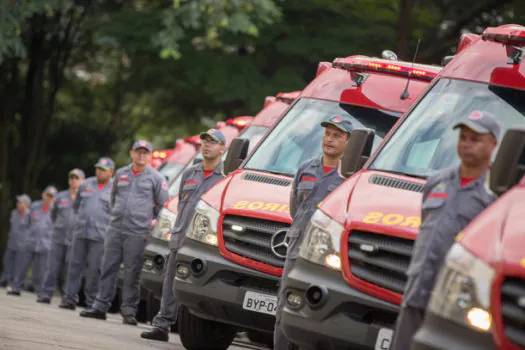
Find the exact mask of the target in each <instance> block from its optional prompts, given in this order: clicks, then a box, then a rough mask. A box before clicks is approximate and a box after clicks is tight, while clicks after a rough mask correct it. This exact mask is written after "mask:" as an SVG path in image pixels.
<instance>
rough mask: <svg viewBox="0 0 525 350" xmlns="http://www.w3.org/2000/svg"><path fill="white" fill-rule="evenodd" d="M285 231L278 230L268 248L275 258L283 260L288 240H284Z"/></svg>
mask: <svg viewBox="0 0 525 350" xmlns="http://www.w3.org/2000/svg"><path fill="white" fill-rule="evenodd" d="M287 232H288V231H287V230H280V231H277V232H275V233H274V234H273V236H272V240H271V241H270V248H272V252H273V253H274V254H275V256H277V257H279V258H281V259H285V258H286V251H287V250H288V238H286V233H287Z"/></svg>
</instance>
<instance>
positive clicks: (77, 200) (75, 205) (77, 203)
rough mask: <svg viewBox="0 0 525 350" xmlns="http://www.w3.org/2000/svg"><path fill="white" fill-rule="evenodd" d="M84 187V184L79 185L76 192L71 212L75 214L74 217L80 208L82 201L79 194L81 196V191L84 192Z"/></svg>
mask: <svg viewBox="0 0 525 350" xmlns="http://www.w3.org/2000/svg"><path fill="white" fill-rule="evenodd" d="M84 188H85V186H84V184H81V185H80V187H79V188H78V192H77V196H76V197H75V201H74V202H73V212H74V213H75V215H77V214H78V209H79V208H80V201H81V200H82V199H81V196H80V195H81V194H82V191H83V190H84Z"/></svg>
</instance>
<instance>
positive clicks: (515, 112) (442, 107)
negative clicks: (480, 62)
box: [368, 78, 525, 178]
mask: <svg viewBox="0 0 525 350" xmlns="http://www.w3.org/2000/svg"><path fill="white" fill-rule="evenodd" d="M476 110H477V111H487V112H490V113H492V114H494V115H495V116H496V117H497V118H498V120H499V121H500V123H501V137H502V136H503V135H504V133H505V131H506V130H507V129H508V128H510V127H513V126H517V125H524V124H525V90H517V89H512V88H506V87H501V86H495V85H488V84H484V83H476V82H471V81H463V80H454V79H445V78H442V79H440V80H439V81H438V82H437V83H436V84H434V85H433V87H432V88H431V89H430V91H429V92H428V93H427V94H426V95H425V97H424V98H423V99H422V100H421V101H420V102H419V104H418V105H417V106H416V107H415V108H414V109H413V110H412V112H411V113H410V115H408V116H407V117H406V118H405V119H404V120H403V122H402V124H401V125H400V126H399V127H398V128H397V130H396V131H395V133H394V134H393V135H392V137H390V138H389V139H388V140H387V141H386V142H385V144H384V145H383V146H382V148H381V149H380V150H379V152H378V153H377V154H376V156H375V158H374V159H373V160H372V161H371V163H370V165H369V166H368V169H374V170H380V171H386V172H390V173H398V174H405V175H409V176H414V177H421V178H426V177H427V176H429V175H432V174H433V173H434V172H436V171H438V170H440V169H444V168H448V167H453V166H457V165H458V164H459V158H458V156H457V152H456V146H457V139H458V133H459V131H458V130H453V129H452V126H453V125H454V124H455V123H456V122H457V121H459V120H460V119H461V118H462V117H464V116H467V115H469V114H470V113H471V112H472V111H476ZM495 154H496V152H494V155H495Z"/></svg>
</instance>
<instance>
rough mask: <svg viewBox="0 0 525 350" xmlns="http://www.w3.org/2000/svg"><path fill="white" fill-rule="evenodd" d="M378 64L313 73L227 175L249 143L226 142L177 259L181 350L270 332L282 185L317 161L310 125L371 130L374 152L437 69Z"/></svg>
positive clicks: (221, 345) (316, 134)
mask: <svg viewBox="0 0 525 350" xmlns="http://www.w3.org/2000/svg"><path fill="white" fill-rule="evenodd" d="M384 56H385V57H387V56H388V57H390V58H392V59H385V58H384V59H379V58H371V57H365V56H350V57H347V58H338V59H336V60H334V61H333V62H332V63H324V62H323V63H320V64H319V67H318V71H317V75H316V78H315V79H314V80H313V81H312V82H311V83H310V84H309V85H308V86H307V87H306V88H305V89H304V90H303V92H302V93H301V95H300V97H299V98H298V99H297V100H296V102H295V103H294V104H293V105H292V106H291V107H290V108H289V109H288V110H287V112H286V113H285V114H284V116H283V117H282V118H281V119H280V121H279V122H278V123H277V124H276V125H275V126H274V127H273V128H272V130H271V131H270V132H269V133H268V134H266V135H265V138H264V139H263V140H262V141H261V142H260V143H259V145H258V146H257V147H256V148H255V150H254V151H253V152H252V153H251V155H250V156H249V157H247V159H246V160H245V161H244V162H243V163H242V166H241V167H240V168H239V169H237V170H235V169H236V168H237V167H239V164H241V162H242V161H243V159H244V158H245V157H246V155H247V152H246V148H247V147H248V146H249V142H248V141H247V140H234V142H233V143H232V145H231V146H230V150H229V153H228V157H227V159H226V161H225V165H224V168H225V173H229V175H228V176H227V177H226V179H225V180H224V181H221V182H220V183H219V184H217V185H216V186H214V187H213V188H212V189H210V191H208V192H207V193H206V194H205V195H204V196H203V197H202V201H200V202H199V204H198V205H197V208H196V211H195V215H194V218H193V222H192V224H191V226H190V228H189V230H188V232H187V233H186V239H185V240H184V243H183V245H182V247H181V248H180V250H179V251H178V254H177V271H176V282H175V283H174V293H175V295H176V297H177V299H178V300H179V301H180V303H181V304H183V306H182V307H181V312H180V314H179V334H180V336H181V340H182V343H183V345H184V346H185V347H186V348H207V347H210V346H214V347H215V348H217V349H226V348H227V347H228V346H229V345H230V343H231V341H232V339H233V336H234V334H235V332H236V331H237V329H239V328H246V329H251V330H255V331H261V332H267V334H269V333H271V332H272V330H273V326H274V322H275V316H274V315H275V306H276V292H277V286H278V283H279V277H280V275H281V273H282V267H283V264H284V257H285V254H286V252H285V250H284V249H283V248H285V246H284V245H283V244H281V243H282V241H283V240H284V237H285V235H286V230H287V229H288V228H289V225H290V222H291V218H290V213H289V198H290V188H291V182H292V178H293V176H294V175H295V172H296V170H297V167H298V166H299V165H300V164H301V163H302V162H304V161H305V160H307V159H310V158H313V157H318V156H320V155H321V139H322V135H323V133H324V129H323V128H321V127H320V125H319V124H320V123H321V121H323V120H325V119H326V118H328V117H331V116H341V117H344V118H348V119H349V120H351V121H352V123H353V124H354V126H355V127H356V128H370V129H374V130H376V134H375V138H374V140H373V146H374V147H375V146H377V145H379V143H380V142H381V140H382V138H383V137H384V136H385V135H386V133H387V132H388V131H389V130H390V129H391V127H392V126H393V125H394V124H395V123H396V121H397V120H398V118H399V117H400V116H401V115H402V113H404V112H405V111H406V110H408V108H409V107H410V105H411V104H412V103H413V102H414V101H415V100H416V98H417V96H418V95H419V93H420V92H421V91H423V90H424V89H425V88H426V86H427V85H428V84H429V82H430V81H431V80H432V79H433V77H434V76H435V75H436V74H437V73H438V72H439V71H440V69H441V68H440V67H434V66H426V65H418V64H416V65H413V64H410V63H407V62H401V61H397V60H396V59H395V55H394V54H393V53H391V52H384ZM409 75H410V76H411V81H410V84H407V82H408V79H407V78H408V76H409ZM270 339H271V335H270Z"/></svg>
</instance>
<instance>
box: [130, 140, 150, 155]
mask: <svg viewBox="0 0 525 350" xmlns="http://www.w3.org/2000/svg"><path fill="white" fill-rule="evenodd" d="M139 148H144V149H147V150H148V152H151V151H153V147H152V146H151V143H149V142H148V141H146V140H139V141H135V143H134V144H133V147H131V150H132V151H134V150H136V149H139Z"/></svg>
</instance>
